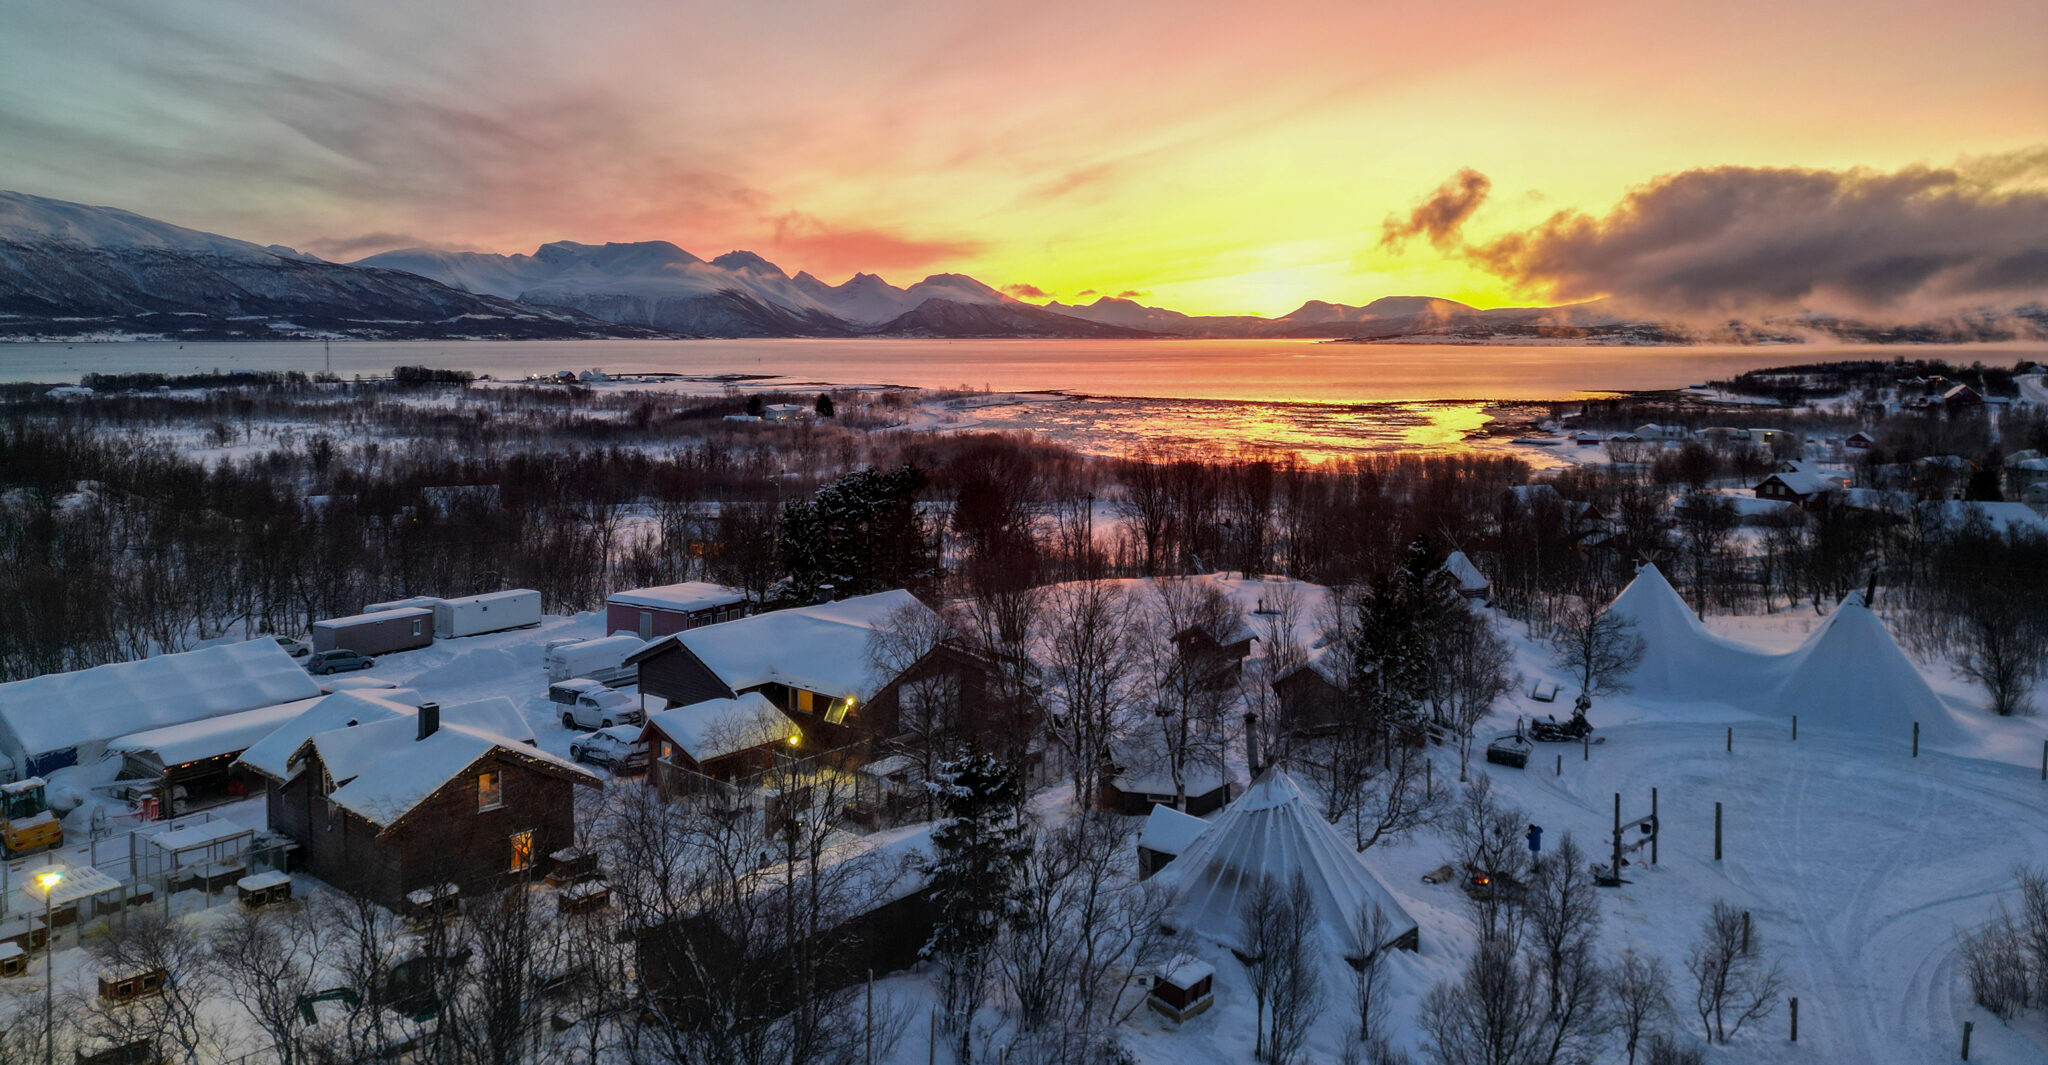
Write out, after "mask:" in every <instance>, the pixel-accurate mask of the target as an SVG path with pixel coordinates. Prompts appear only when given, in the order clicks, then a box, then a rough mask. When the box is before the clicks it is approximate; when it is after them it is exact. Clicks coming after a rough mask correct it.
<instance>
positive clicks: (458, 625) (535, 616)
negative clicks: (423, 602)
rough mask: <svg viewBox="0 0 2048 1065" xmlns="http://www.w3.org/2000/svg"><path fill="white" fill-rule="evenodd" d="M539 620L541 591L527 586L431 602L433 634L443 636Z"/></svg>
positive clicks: (500, 629) (473, 633)
mask: <svg viewBox="0 0 2048 1065" xmlns="http://www.w3.org/2000/svg"><path fill="white" fill-rule="evenodd" d="M538 624H540V593H539V592H536V591H534V590H532V589H530V588H514V589H512V590H511V591H506V592H491V593H489V594H487V595H470V596H464V597H462V598H460V599H443V600H441V601H440V602H438V603H435V604H434V635H435V636H436V637H437V638H439V639H443V640H446V639H451V638H453V637H457V636H481V635H483V634H484V633H486V632H503V631H504V630H506V629H519V628H525V627H527V626H530V625H538Z"/></svg>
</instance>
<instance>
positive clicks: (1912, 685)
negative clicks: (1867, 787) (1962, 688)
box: [1771, 592, 1962, 743]
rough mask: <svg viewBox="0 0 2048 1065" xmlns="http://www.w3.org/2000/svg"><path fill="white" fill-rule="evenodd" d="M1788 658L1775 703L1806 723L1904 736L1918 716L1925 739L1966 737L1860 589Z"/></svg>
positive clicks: (1773, 701)
mask: <svg viewBox="0 0 2048 1065" xmlns="http://www.w3.org/2000/svg"><path fill="white" fill-rule="evenodd" d="M1786 657H1787V658H1789V659H1791V660H1792V662H1791V668H1790V670H1789V671H1788V673H1787V675H1786V677H1785V679H1784V682H1783V683H1782V684H1780V685H1779V686H1778V689H1777V691H1776V693H1775V695H1774V697H1773V699H1772V701H1771V708H1772V709H1774V710H1776V711H1777V712H1778V713H1780V714H1785V715H1790V714H1798V715H1799V719H1800V723H1801V724H1805V723H1806V722H1809V721H1810V722H1812V723H1813V724H1815V725H1817V726H1820V727H1823V728H1829V727H1835V728H1841V729H1842V730H1844V731H1851V730H1853V731H1857V732H1861V733H1864V734H1869V735H1885V736H1891V737H1895V738H1897V739H1899V740H1901V741H1902V742H1903V741H1904V739H1905V737H1907V736H1909V735H1911V733H1912V729H1913V723H1914V722H1916V721H1917V722H1919V724H1920V736H1921V739H1923V740H1925V741H1927V742H1930V743H1946V742H1950V741H1954V740H1959V739H1961V738H1962V737H1961V736H1960V734H1959V730H1958V729H1957V728H1956V724H1955V720H1954V718H1953V717H1952V716H1951V715H1950V713H1949V710H1948V708H1947V707H1946V706H1943V705H1942V702H1941V698H1940V697H1939V696H1937V695H1935V694H1934V689H1933V688H1930V687H1928V686H1927V678H1925V677H1923V676H1921V675H1920V670H1919V669H1917V668H1916V667H1915V666H1914V665H1913V662H1912V660H1911V659H1908V658H1907V657H1906V652H1905V651H1903V650H1900V648H1899V644H1898V641H1896V640H1894V639H1892V634H1891V633H1890V632H1888V631H1886V629H1885V627H1884V622H1883V621H1882V620H1880V619H1879V618H1878V616H1877V615H1876V614H1875V613H1873V612H1872V611H1871V609H1870V608H1869V607H1867V606H1864V605H1863V596H1862V595H1861V594H1859V593H1854V592H1852V593H1850V595H1849V597H1848V598H1847V599H1844V600H1843V601H1842V605H1841V606H1838V607H1836V608H1835V612H1834V613H1833V614H1830V615H1828V620H1827V623H1826V624H1824V625H1822V626H1821V627H1820V629H1819V630H1818V631H1816V632H1815V633H1814V634H1813V635H1812V636H1811V637H1809V638H1808V639H1807V641H1806V643H1805V644H1803V645H1802V646H1801V647H1800V648H1799V649H1798V650H1796V651H1794V652H1792V653H1791V654H1790V655H1788V656H1786Z"/></svg>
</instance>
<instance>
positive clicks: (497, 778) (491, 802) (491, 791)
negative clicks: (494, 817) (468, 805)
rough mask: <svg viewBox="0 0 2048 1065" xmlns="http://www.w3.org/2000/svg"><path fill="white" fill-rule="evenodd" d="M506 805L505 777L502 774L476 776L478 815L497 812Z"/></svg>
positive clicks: (480, 774)
mask: <svg viewBox="0 0 2048 1065" xmlns="http://www.w3.org/2000/svg"><path fill="white" fill-rule="evenodd" d="M503 805H505V776H504V774H502V773H496V772H492V773H478V774H477V776H476V808H477V812H478V813H482V812H483V811H485V810H495V809H497V808H498V807H500V806H503Z"/></svg>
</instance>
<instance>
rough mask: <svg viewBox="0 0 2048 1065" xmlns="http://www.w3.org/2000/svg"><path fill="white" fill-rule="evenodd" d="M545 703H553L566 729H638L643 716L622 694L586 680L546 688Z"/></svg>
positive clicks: (583, 678)
mask: <svg viewBox="0 0 2048 1065" xmlns="http://www.w3.org/2000/svg"><path fill="white" fill-rule="evenodd" d="M548 701H549V702H552V703H554V704H555V705H556V706H557V707H558V708H559V709H558V711H557V712H558V713H559V714H560V715H561V717H562V727H563V728H565V729H572V730H582V729H603V728H611V727H612V726H613V725H640V724H645V723H646V720H647V719H646V715H644V714H642V713H641V712H640V704H639V703H638V702H637V701H635V700H634V698H633V697H632V696H630V695H627V694H626V693H625V692H619V691H613V690H612V689H610V688H607V687H605V686H604V683H603V682H602V681H596V680H591V679H590V678H588V677H577V678H575V679H573V680H565V681H559V682H557V683H554V684H550V685H548Z"/></svg>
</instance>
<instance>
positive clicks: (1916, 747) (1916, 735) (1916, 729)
mask: <svg viewBox="0 0 2048 1065" xmlns="http://www.w3.org/2000/svg"><path fill="white" fill-rule="evenodd" d="M1913 757H1915V758H1918V757H1920V722H1918V721H1915V722H1913Z"/></svg>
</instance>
